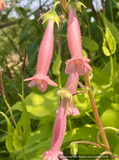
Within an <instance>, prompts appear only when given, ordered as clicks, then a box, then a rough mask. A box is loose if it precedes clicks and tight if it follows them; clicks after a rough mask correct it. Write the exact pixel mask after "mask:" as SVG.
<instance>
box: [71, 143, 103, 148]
mask: <svg viewBox="0 0 119 160" xmlns="http://www.w3.org/2000/svg"><path fill="white" fill-rule="evenodd" d="M73 143H86V144H92V145H93V146H96V147H99V148H102V146H100V145H99V144H97V143H94V142H90V141H75V142H72V143H71V144H73Z"/></svg>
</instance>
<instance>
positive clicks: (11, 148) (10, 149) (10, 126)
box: [0, 112, 14, 152]
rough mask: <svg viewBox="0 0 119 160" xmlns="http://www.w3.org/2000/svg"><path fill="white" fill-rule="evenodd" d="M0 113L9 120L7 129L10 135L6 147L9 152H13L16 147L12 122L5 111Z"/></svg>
mask: <svg viewBox="0 0 119 160" xmlns="http://www.w3.org/2000/svg"><path fill="white" fill-rule="evenodd" d="M0 114H2V115H3V116H4V117H5V119H6V121H7V130H8V133H10V134H8V136H7V139H6V142H5V143H6V147H7V149H8V151H9V152H13V151H14V147H13V144H12V141H13V135H12V134H13V132H14V129H13V127H12V124H11V122H10V121H9V119H8V117H7V116H6V115H5V114H4V113H3V112H0Z"/></svg>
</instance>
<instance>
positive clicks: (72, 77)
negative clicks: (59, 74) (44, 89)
mask: <svg viewBox="0 0 119 160" xmlns="http://www.w3.org/2000/svg"><path fill="white" fill-rule="evenodd" d="M78 79H79V74H78V73H77V72H75V73H72V74H70V75H69V78H68V81H67V84H66V88H65V90H67V93H68V95H67V93H65V92H64V95H63V94H62V93H63V91H62V90H64V88H63V89H61V90H59V91H57V95H59V96H61V99H62V97H64V96H65V97H67V98H68V97H69V102H68V107H67V115H71V116H76V115H79V114H80V112H79V110H78V109H77V108H75V107H73V100H74V97H73V96H72V94H74V93H75V92H76V89H77V84H78V83H76V82H78ZM71 85H72V86H71ZM70 86H71V87H70ZM68 87H70V88H68ZM69 93H70V94H71V95H70V94H69ZM62 95H63V96H62ZM58 112H59V108H58V109H57V111H56V113H58Z"/></svg>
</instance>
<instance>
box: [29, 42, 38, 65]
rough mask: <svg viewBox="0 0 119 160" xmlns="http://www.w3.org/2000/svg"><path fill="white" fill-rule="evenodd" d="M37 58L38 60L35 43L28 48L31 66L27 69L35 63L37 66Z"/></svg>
mask: <svg viewBox="0 0 119 160" xmlns="http://www.w3.org/2000/svg"><path fill="white" fill-rule="evenodd" d="M36 58H37V43H36V42H35V41H34V42H32V43H31V44H30V45H29V47H28V60H29V64H28V66H27V68H31V67H33V65H34V63H35V65H36Z"/></svg>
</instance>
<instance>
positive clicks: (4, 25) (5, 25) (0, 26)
mask: <svg viewBox="0 0 119 160" xmlns="http://www.w3.org/2000/svg"><path fill="white" fill-rule="evenodd" d="M14 24H17V21H15V22H9V23H7V24H1V25H0V28H5V27H8V26H12V25H14Z"/></svg>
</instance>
